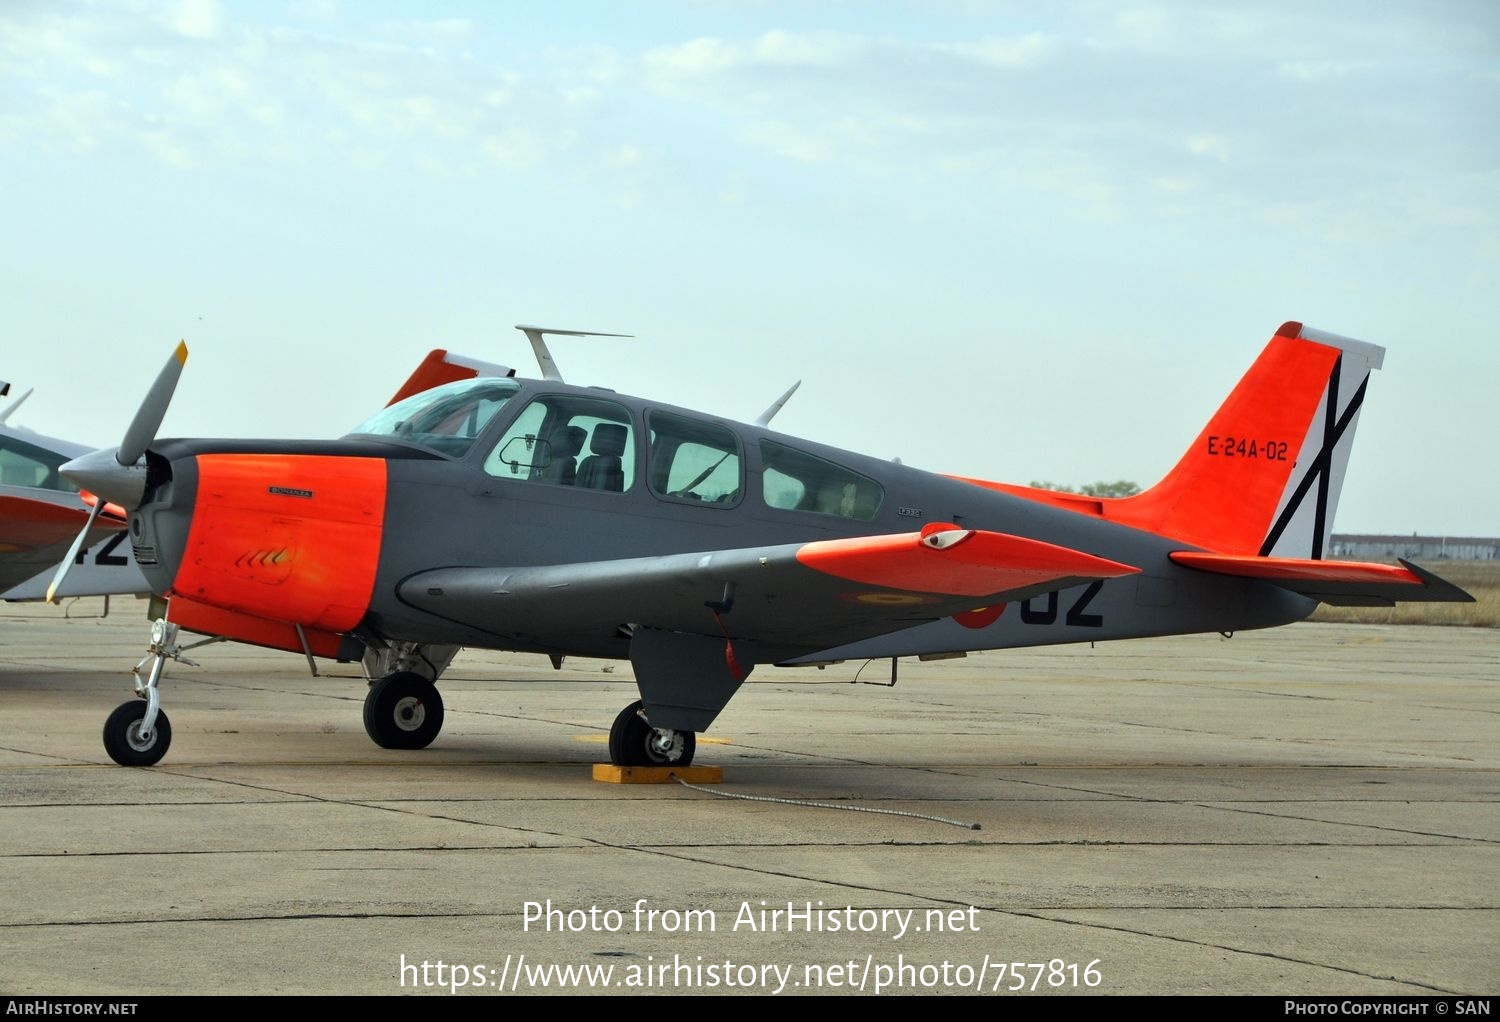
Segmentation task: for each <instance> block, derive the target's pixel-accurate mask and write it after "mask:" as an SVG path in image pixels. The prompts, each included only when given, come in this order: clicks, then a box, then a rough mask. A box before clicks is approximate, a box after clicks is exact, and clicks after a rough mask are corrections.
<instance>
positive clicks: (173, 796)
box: [0, 599, 1500, 997]
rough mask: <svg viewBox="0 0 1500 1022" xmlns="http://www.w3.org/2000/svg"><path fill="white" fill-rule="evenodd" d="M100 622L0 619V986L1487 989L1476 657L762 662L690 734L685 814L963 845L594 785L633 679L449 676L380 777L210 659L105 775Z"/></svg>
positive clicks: (1408, 639) (1435, 645) (313, 709)
mask: <svg viewBox="0 0 1500 1022" xmlns="http://www.w3.org/2000/svg"><path fill="white" fill-rule="evenodd" d="M100 602H101V601H97V600H95V601H79V602H77V603H74V604H72V605H71V606H70V607H68V608H67V611H68V613H69V614H70V615H71V616H70V617H66V618H65V617H64V616H63V610H62V609H59V608H43V607H35V606H23V605H14V604H10V605H0V706H3V707H4V709H5V711H6V712H5V719H6V722H7V725H8V726H7V728H6V731H5V735H4V737H3V738H0V876H3V878H4V879H3V880H0V890H3V894H4V896H3V900H0V906H3V907H0V993H9V994H28V995H31V994H37V995H71V994H78V995H139V994H176V993H182V994H226V993H255V994H276V993H313V994H334V993H339V994H345V993H356V994H400V993H427V994H439V995H441V996H445V997H446V996H449V993H450V988H451V987H452V986H453V985H454V984H455V983H458V982H462V983H463V984H465V985H464V986H462V987H460V988H459V989H458V992H459V993H469V994H475V993H478V994H490V995H494V994H500V993H504V994H507V995H509V994H511V993H515V994H520V993H548V992H550V993H577V992H584V993H587V992H596V993H616V994H619V993H636V992H643V991H644V992H653V993H662V992H667V993H672V992H683V993H705V992H706V993H726V992H733V993H745V992H750V993H762V994H764V993H771V992H775V991H778V990H779V991H780V992H782V993H847V992H849V991H850V990H851V989H853V990H855V991H859V990H863V991H864V992H866V993H874V992H876V991H877V988H878V989H879V992H881V993H887V994H891V993H912V992H919V993H932V992H964V990H967V991H969V992H975V991H982V992H985V993H990V992H992V991H998V992H1001V993H1004V992H1007V991H1008V988H1011V987H1014V986H1016V985H1017V983H1018V982H1019V983H1021V984H1022V985H1024V987H1025V989H1026V994H1025V995H1026V996H1032V995H1033V994H1040V993H1049V994H1056V993H1074V992H1078V993H1090V992H1092V993H1107V994H1274V995H1311V994H1325V995H1351V994H1354V995H1358V994H1364V995H1379V994H1396V995H1415V996H1425V995H1432V994H1439V993H1451V994H1459V995H1481V994H1494V993H1496V992H1500V968H1497V962H1496V957H1497V950H1500V883H1497V881H1500V727H1497V724H1500V631H1494V630H1482V629H1451V628H1419V627H1381V626H1361V625H1347V626H1341V625H1313V624H1302V625H1295V626H1292V627H1289V628H1283V629H1279V630H1276V631H1273V632H1263V633H1245V634H1241V635H1237V636H1235V637H1234V638H1232V639H1229V640H1225V639H1223V638H1221V637H1219V636H1191V637H1182V638H1174V639H1160V640H1137V641H1133V642H1125V643H1108V644H1101V645H1099V646H1098V647H1097V648H1090V647H1088V646H1086V645H1085V646H1074V647H1053V648H1048V649H1038V650H1021V651H1009V652H996V653H987V654H980V655H974V656H970V657H968V658H967V659H961V660H946V661H935V662H929V663H914V662H905V661H903V663H902V665H901V675H900V680H899V683H898V684H897V685H896V687H894V688H887V687H879V686H878V685H872V684H864V682H879V683H884V682H888V681H889V662H888V661H887V662H877V663H871V664H869V665H868V666H864V667H863V673H862V674H861V675H860V681H861V683H860V684H851V681H852V680H853V679H854V678H855V676H856V673H857V672H859V671H860V670H861V667H862V665H861V664H858V663H848V664H843V665H839V666H836V667H831V668H829V669H827V670H825V671H818V670H815V669H799V670H776V669H773V668H761V669H759V670H757V672H756V673H755V675H754V676H753V677H752V679H751V681H750V682H749V683H748V684H747V686H746V688H745V689H744V690H743V691H742V692H741V693H740V694H739V695H738V696H737V697H736V698H735V700H734V701H733V702H732V703H731V704H730V706H729V708H728V710H726V711H725V713H724V715H723V716H722V717H721V718H720V720H719V722H718V723H717V724H716V726H715V728H714V730H713V731H712V732H710V733H709V734H707V735H704V736H702V739H701V741H700V745H699V749H698V759H697V762H698V763H700V764H708V765H719V766H722V767H723V768H724V773H725V783H724V784H723V785H722V786H719V787H718V788H717V789H716V790H720V791H723V792H732V793H735V794H741V795H756V796H769V797H775V798H783V799H799V800H811V801H817V802H824V803H833V804H837V805H840V806H846V807H851V808H858V809H885V810H897V811H902V812H914V813H923V814H931V815H936V816H941V817H948V818H952V819H956V820H960V821H969V822H974V823H978V824H979V825H980V826H981V828H982V829H980V830H977V831H976V830H970V829H965V828H962V827H959V826H954V825H951V824H946V823H942V822H936V821H932V820H926V819H917V818H913V817H906V816H893V815H881V814H872V813H866V812H841V811H837V810H833V809H825V808H808V807H803V806H796V805H787V804H781V803H773V802H758V801H756V802H752V801H740V800H729V799H724V798H719V797H715V796H714V795H710V794H706V793H704V792H700V791H695V790H689V789H687V788H684V787H682V786H680V785H677V784H667V785H660V786H640V785H628V786H626V785H609V784H602V783H597V782H595V781H593V780H592V779H591V777H590V764H592V763H594V762H596V761H602V760H604V759H606V758H607V753H606V749H605V736H606V734H607V731H608V728H609V725H610V722H611V720H612V719H613V717H614V715H615V713H616V712H617V711H618V710H619V709H620V707H622V706H624V705H625V704H626V703H627V702H629V701H630V700H632V699H633V698H635V692H634V686H633V685H632V684H631V683H630V674H629V665H628V664H620V665H617V666H616V665H610V664H607V663H605V662H601V661H592V660H583V661H569V662H568V663H567V664H566V665H565V669H564V670H562V671H557V672H555V671H553V670H552V669H551V668H550V666H549V665H548V664H547V662H546V660H545V659H543V658H541V657H522V656H508V655H501V654H486V653H475V652H465V653H463V654H461V655H460V656H459V658H458V660H456V661H455V663H454V665H453V667H452V668H451V669H450V671H449V673H448V675H447V676H446V677H445V678H444V680H443V682H442V686H441V687H442V691H443V693H444V697H445V701H446V704H447V723H446V726H445V729H444V731H443V733H442V735H441V736H440V737H439V738H438V740H437V741H436V742H435V743H434V744H433V745H432V746H431V747H430V748H428V749H425V750H422V751H420V752H390V751H385V750H382V749H379V748H377V747H376V746H375V745H374V744H373V743H371V742H370V740H369V739H368V738H367V737H366V736H365V733H364V729H363V725H362V723H361V717H360V701H361V699H362V698H363V694H364V689H365V686H364V683H363V681H362V680H360V679H359V678H358V676H357V670H355V669H354V668H352V667H351V666H348V665H345V666H335V665H332V664H329V663H327V662H320V666H321V667H322V668H323V669H325V670H327V671H330V672H333V673H336V674H340V675H344V676H343V677H320V678H313V677H311V676H309V673H308V671H307V665H306V663H305V661H304V660H303V659H302V658H301V657H299V656H295V655H291V654H285V653H272V652H266V651H260V650H254V649H250V648H248V647H244V646H233V645H219V646H212V647H209V648H206V649H203V650H201V651H199V652H198V653H196V654H192V655H194V656H196V658H197V659H199V660H200V661H201V663H202V666H200V667H196V668H192V667H185V666H180V665H173V666H171V667H170V668H169V671H168V676H167V678H166V680H165V681H164V683H163V696H164V701H163V705H164V708H165V709H166V711H167V712H168V714H169V715H170V717H171V724H172V730H173V744H172V747H171V750H170V751H169V752H168V754H167V757H166V759H165V760H163V762H162V763H161V764H160V765H158V766H156V767H153V768H149V769H126V768H122V767H117V766H114V765H113V764H112V763H110V762H109V760H108V759H107V757H106V756H105V753H104V750H103V747H102V745H101V743H100V728H101V726H102V724H103V721H104V718H105V717H106V716H107V715H108V713H109V712H110V710H111V709H113V708H114V706H115V705H116V704H118V703H120V702H122V701H124V700H125V699H127V698H130V696H131V688H130V680H129V675H128V670H129V668H130V667H131V666H132V665H133V664H134V663H135V662H136V661H137V660H138V659H139V658H140V656H141V655H142V654H143V652H144V648H145V644H146V640H147V631H148V626H147V624H146V622H145V620H144V617H143V614H144V610H143V608H144V604H138V603H135V602H134V601H130V600H118V599H117V600H116V601H115V602H114V606H113V610H112V613H111V614H110V615H109V616H108V617H107V618H106V619H103V620H99V619H90V618H86V617H82V616H80V615H86V614H90V613H97V612H98V610H99V607H100ZM549 902H550V907H551V909H553V910H554V912H553V914H551V915H549V914H548V913H547V908H548V903H549ZM762 902H764V905H762ZM820 903H821V904H820ZM637 906H639V911H637ZM789 907H790V909H791V910H792V911H791V912H790V914H789V913H788V908H789ZM777 909H779V910H780V913H779V915H774V916H773V915H772V914H771V913H772V910H777ZM762 910H764V912H765V914H764V915H762ZM616 913H617V914H616ZM653 913H654V914H653ZM903 926H904V927H905V930H904V932H903V931H902V927H903ZM523 956H524V960H523ZM439 961H441V962H442V963H443V964H444V968H443V969H439V968H438V964H437V963H438V962H439ZM424 963H425V965H426V968H425V969H424V968H423V965H424ZM1011 963H1020V968H1016V967H1014V966H1012V965H1011ZM403 966H404V967H403ZM455 966H462V968H461V969H457V968H455ZM568 967H587V969H588V970H591V971H590V972H588V973H578V972H574V973H572V974H566V973H563V972H562V971H561V970H562V969H564V968H568ZM467 984H479V985H476V986H468V985H467ZM1091 984H1092V985H1091ZM1033 985H1034V986H1035V989H1034V991H1033V990H1032V987H1033ZM1019 995H1020V993H1019V992H1017V993H1016V994H1014V995H1013V996H1019Z"/></svg>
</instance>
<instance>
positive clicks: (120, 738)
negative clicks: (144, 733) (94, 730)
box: [104, 699, 172, 766]
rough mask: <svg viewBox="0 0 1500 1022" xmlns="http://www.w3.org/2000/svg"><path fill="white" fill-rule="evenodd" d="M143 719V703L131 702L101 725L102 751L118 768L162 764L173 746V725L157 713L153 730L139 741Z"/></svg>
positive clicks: (124, 704) (144, 709) (122, 706)
mask: <svg viewBox="0 0 1500 1022" xmlns="http://www.w3.org/2000/svg"><path fill="white" fill-rule="evenodd" d="M145 719H146V700H144V699H132V700H130V702H128V703H121V704H120V705H119V706H116V707H115V712H113V713H111V714H110V715H109V717H108V719H106V720H105V721H104V751H105V752H107V753H109V758H110V759H112V760H114V761H115V762H116V763H118V764H120V765H121V766H154V765H156V764H157V763H160V762H161V758H162V757H163V756H165V755H166V754H167V748H168V746H170V745H171V744H172V722H171V721H169V720H167V715H166V714H165V713H163V712H162V711H160V710H157V711H156V726H155V727H153V728H152V729H151V734H150V735H149V736H148V737H146V738H144V739H143V738H142V737H141V721H143V720H145Z"/></svg>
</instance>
